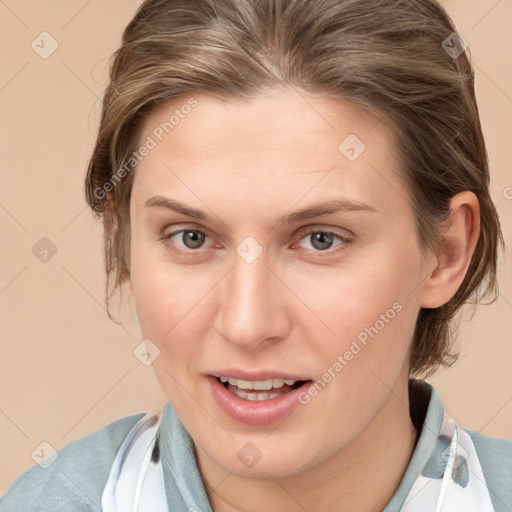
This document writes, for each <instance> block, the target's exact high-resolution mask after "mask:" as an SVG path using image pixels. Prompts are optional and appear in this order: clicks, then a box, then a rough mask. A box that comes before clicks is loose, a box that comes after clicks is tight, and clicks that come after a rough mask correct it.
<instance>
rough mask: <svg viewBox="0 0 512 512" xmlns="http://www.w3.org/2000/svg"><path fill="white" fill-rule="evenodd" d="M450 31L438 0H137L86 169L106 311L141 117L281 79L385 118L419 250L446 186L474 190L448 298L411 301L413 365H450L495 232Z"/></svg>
mask: <svg viewBox="0 0 512 512" xmlns="http://www.w3.org/2000/svg"><path fill="white" fill-rule="evenodd" d="M454 32H455V27H454V24H453V22H452V21H451V19H450V17H449V16H448V14H447V13H446V11H445V10H444V9H443V8H442V7H441V6H440V5H439V4H438V3H437V2H436V1H434V0H402V1H401V0H147V1H145V2H144V3H143V4H142V5H141V6H140V7H139V9H138V11H137V13H136V15H135V17H134V18H133V20H132V21H131V22H130V24H129V25H128V26H127V27H126V29H125V31H124V34H123V38H122V44H121V46H120V47H119V49H118V50H117V51H116V52H115V54H114V55H113V59H112V62H111V66H110V83H109V84H108V86H107V88H106V91H105V95H104V98H103V108H102V115H101V122H100V127H99V133H98V137H97V141H96V145H95V147H94V151H93V154H92V157H91V159H90V162H89V166H88V172H87V178H86V197H87V202H88V204H89V205H90V207H91V208H92V209H93V211H94V212H95V215H96V217H98V218H102V220H103V223H104V256H105V263H106V274H107V282H106V302H107V311H108V313H109V316H110V317H111V318H112V316H111V315H110V310H109V308H108V307H109V302H110V299H111V296H112V293H113V292H114V291H115V290H116V289H118V288H119V289H122V286H121V285H122V284H123V282H124V281H125V280H126V278H127V277H128V275H129V257H130V254H129V252H130V218H129V205H130V194H131V188H132V183H133V176H134V172H135V170H134V171H132V172H129V169H128V168H127V167H126V163H127V161H128V160H129V159H130V158H131V157H132V156H133V152H134V151H135V150H136V149H137V142H138V137H139V135H140V133H139V132H140V127H141V122H142V120H143V118H144V117H145V116H147V115H148V114H149V113H151V111H152V110H153V109H154V108H155V107H156V106H158V105H160V104H161V103H163V102H166V101H169V100H171V99H173V98H177V97H183V96H185V97H186V96H187V95H193V94H195V93H197V94H199V93H210V94H214V95H218V96H222V97H226V98H237V99H240V98H243V99H247V100H250V99H251V98H253V97H254V96H255V95H258V94H262V93H264V91H265V90H266V89H268V88H280V87H283V86H284V87H286V86H287V87H293V88H295V89H300V90H302V91H306V92H311V93H315V94H324V95H325V96H327V97H329V98H334V99H336V98H338V99H340V100H342V101H349V102H351V103H352V104H354V105H358V106H360V107H362V108H364V109H366V110H368V111H370V112H372V113H373V114H374V115H378V116H379V117H381V118H384V119H385V122H386V123H389V124H390V126H391V127H392V128H393V129H394V132H395V134H397V137H396V140H397V147H396V148H394V150H395V151H396V154H397V155H398V156H399V162H400V168H399V169H398V170H397V172H399V173H400V174H401V175H402V176H403V179H404V181H405V183H406V184H407V186H408V189H409V190H410V194H411V197H410V201H411V204H412V207H413V209H414V212H415V218H416V227H417V236H418V239H419V240H420V242H421V245H422V247H423V248H424V249H427V248H428V249H431V250H433V251H437V250H438V247H439V242H440V227H441V225H442V221H443V220H444V219H446V218H447V216H448V214H449V213H450V211H449V202H450V199H451V198H452V197H453V196H454V195H455V194H457V193H458V192H461V191H464V190H470V191H472V192H474V193H475V194H476V196H477V198H478V200H479V204H480V215H481V220H480V236H479V239H478V242H477V246H476V249H475V252H474V254H473V257H472V260H471V263H470V266H469V269H468V271H467V273H466V276H465V278H464V281H463V283H462V284H461V286H460V287H459V289H458V291H457V292H456V293H455V295H454V297H453V298H452V299H451V300H450V301H449V302H448V303H446V304H444V305H443V306H441V307H439V308H436V309H426V308H423V309H421V310H420V312H419V315H418V318H417V324H416V329H415V333H414V339H413V344H412V350H411V358H410V374H411V376H413V375H418V374H420V373H427V374H430V373H433V371H435V369H436V368H437V367H438V366H439V365H445V366H449V365H450V364H453V362H454V361H455V359H456V357H457V356H456V355H454V354H452V346H453V341H454V340H455V335H456V332H457V331H456V329H454V319H455V315H456V313H457V312H458V310H459V309H460V307H461V306H462V305H463V304H464V303H467V302H470V299H474V300H475V302H480V301H481V300H482V299H483V298H485V297H488V296H490V295H491V294H493V297H492V299H491V302H492V301H494V300H496V298H497V295H498V284H497V279H496V266H497V258H498V249H499V243H500V242H501V244H503V236H502V234H501V230H500V224H499V219H498V215H497V212H496V209H495V207H494V204H493V202H492V199H491V196H490V190H489V185H490V183H489V182H490V177H489V168H488V160H487V154H486V148H485V142H484V138H483V135H482V130H481V126H480V119H479V114H478V107H477V103H476V99H475V90H474V73H473V70H472V68H471V65H470V61H469V59H468V55H467V54H468V53H469V50H466V51H463V50H464V46H463V41H462V40H461V39H460V38H458V37H457V35H456V34H454ZM123 166H124V167H123ZM135 168H136V166H134V169H135ZM121 169H124V170H125V171H124V172H120V170H121ZM108 199H110V200H108Z"/></svg>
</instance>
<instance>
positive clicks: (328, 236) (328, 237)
mask: <svg viewBox="0 0 512 512" xmlns="http://www.w3.org/2000/svg"><path fill="white" fill-rule="evenodd" d="M318 239H319V241H320V246H317V245H316V242H317V241H318ZM326 240H327V241H326ZM331 244H332V235H331V234H330V233H314V234H313V247H315V249H320V250H324V249H328V248H329V247H330V246H331Z"/></svg>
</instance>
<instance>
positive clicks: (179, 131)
mask: <svg viewBox="0 0 512 512" xmlns="http://www.w3.org/2000/svg"><path fill="white" fill-rule="evenodd" d="M192 105H193V106H192ZM148 140H151V141H152V146H154V147H153V148H152V149H151V151H150V152H149V153H148V154H147V156H145V157H144V158H143V159H142V161H141V162H140V163H139V165H138V167H137V172H136V179H135V183H134V187H137V189H138V195H140V196H141V197H142V196H147V195H149V194H150V193H155V192H156V190H155V188H160V189H161V188H164V189H165V188H166V187H168V188H169V190H174V189H175V187H176V185H178V184H179V185H180V186H181V187H182V188H183V183H179V178H178V176H181V177H185V176H186V180H187V183H188V184H189V185H190V187H189V188H193V189H194V190H201V192H202V193H206V194H208V190H209V189H210V190H212V191H213V190H215V191H216V193H217V194H218V193H219V191H222V190H223V187H224V190H225V186H226V182H228V183H229V186H230V187H231V188H232V189H234V188H236V187H237V186H238V187H239V189H238V190H236V192H237V197H245V198H249V197H251V194H252V193H255V192H256V189H258V192H259V193H264V194H267V195H268V194H270V193H272V192H273V191H275V192H277V191H280V192H281V193H282V194H286V193H288V194H289V195H290V200H291V199H292V198H293V197H295V198H296V199H298V196H300V195H303V194H304V193H305V192H306V191H307V190H308V189H312V187H313V186H314V188H315V189H316V191H317V192H318V193H323V192H324V191H326V190H328V189H330V188H332V187H333V186H334V187H340V186H343V188H344V192H347V193H348V194H350V193H352V194H356V193H360V192H361V190H362V188H365V185H366V188H371V187H368V185H369V184H370V182H369V180H370V181H371V182H373V183H374V186H375V187H376V189H375V190H374V191H373V193H375V192H379V190H380V195H381V196H382V190H383V189H382V187H383V186H385V183H384V181H387V182H388V183H389V182H390V181H389V180H391V181H396V179H397V175H396V173H395V170H396V168H397V161H396V158H395V152H394V148H395V144H394V135H393V132H392V130H391V129H390V128H389V127H388V125H387V124H386V123H385V122H383V121H382V116H381V115H380V114H378V113H375V114H373V113H370V112H368V111H367V110H365V109H362V108H361V107H357V106H355V105H353V104H350V103H348V102H344V101H341V100H338V99H333V98H328V97H325V96H322V95H313V94H308V93H304V92H300V93H299V92H298V91H295V90H291V89H290V90H287V91H279V92H276V91H270V92H269V93H268V94H264V95H260V96H257V97H255V98H253V99H251V100H250V101H242V100H234V99H225V98H220V97H216V96H212V95H207V94H195V95H190V96H182V97H180V98H175V99H174V100H172V101H169V102H167V103H165V104H163V105H160V106H159V108H158V109H156V110H154V111H153V112H152V114H151V115H150V116H148V117H147V118H146V119H145V121H144V123H143V124H142V126H141V130H140V136H139V145H142V144H144V142H145V141H148ZM332 169H335V172H329V170H332ZM324 174H325V175H326V178H325V179H322V181H323V182H322V183H321V184H319V185H314V183H315V182H316V181H318V180H319V179H321V178H322V176H323V175H324ZM383 180H384V181H383ZM391 186H392V187H393V185H391ZM396 186H399V185H398V184H394V187H396ZM254 187H256V188H254ZM231 192H233V190H231ZM367 194H370V195H372V191H371V190H367ZM356 195H357V194H356ZM388 197H389V194H388ZM359 199H360V198H359ZM366 199H368V197H367V198H366ZM383 199H385V198H384V197H381V198H380V200H383Z"/></svg>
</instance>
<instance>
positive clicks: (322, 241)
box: [301, 230, 351, 253]
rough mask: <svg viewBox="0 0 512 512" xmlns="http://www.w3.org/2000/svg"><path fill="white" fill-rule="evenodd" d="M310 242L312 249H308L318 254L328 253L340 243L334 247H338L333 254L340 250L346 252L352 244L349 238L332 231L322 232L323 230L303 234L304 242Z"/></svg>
mask: <svg viewBox="0 0 512 512" xmlns="http://www.w3.org/2000/svg"><path fill="white" fill-rule="evenodd" d="M308 239H309V240H310V246H311V247H312V249H311V248H310V247H306V249H308V250H313V251H316V252H326V251H328V250H329V249H331V248H332V247H333V244H334V243H335V242H336V241H338V244H337V245H334V247H335V248H336V247H338V249H335V250H334V251H330V252H331V253H332V252H338V251H339V250H344V249H346V248H347V246H348V245H349V244H350V242H351V240H350V239H349V238H347V237H344V236H342V235H339V234H337V233H333V232H331V231H322V230H315V231H313V230H310V231H308V232H306V233H305V234H303V237H302V238H301V241H302V240H308Z"/></svg>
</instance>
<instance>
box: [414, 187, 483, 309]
mask: <svg viewBox="0 0 512 512" xmlns="http://www.w3.org/2000/svg"><path fill="white" fill-rule="evenodd" d="M450 210H451V211H450V216H449V217H448V219H446V221H445V222H444V223H443V228H442V233H441V240H440V245H439V250H438V252H437V254H436V255H435V257H433V259H432V262H433V264H432V265H430V267H434V268H433V269H432V268H431V270H430V274H429V276H428V277H427V279H426V280H425V281H424V283H423V288H422V293H421V306H422V307H423V308H438V307H440V306H442V305H443V304H446V303H447V302H448V301H449V300H450V299H451V298H452V297H453V296H454V295H455V293H456V292H457V290H458V289H459V287H460V285H461V284H462V281H463V280H464V276H465V275H466V272H467V270H468V267H469V264H470V262H471V257H472V255H473V253H474V251H475V247H476V243H477V241H478V236H479V234H480V205H479V203H478V198H477V197H476V196H475V194H473V192H470V191H469V190H465V191H464V192H459V193H458V194H457V195H455V196H454V197H452V199H451V201H450Z"/></svg>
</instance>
